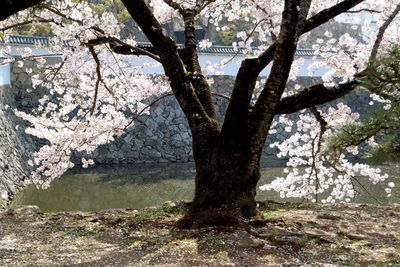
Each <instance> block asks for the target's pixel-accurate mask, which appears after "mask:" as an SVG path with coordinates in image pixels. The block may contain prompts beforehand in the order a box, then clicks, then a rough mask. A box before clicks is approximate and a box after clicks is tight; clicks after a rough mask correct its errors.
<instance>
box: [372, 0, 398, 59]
mask: <svg viewBox="0 0 400 267" xmlns="http://www.w3.org/2000/svg"><path fill="white" fill-rule="evenodd" d="M399 12H400V4H398V5H397V6H396V8H395V9H394V10H393V12H392V13H391V14H390V15H389V17H388V18H387V20H386V21H385V23H383V25H382V26H381V27H380V28H379V31H378V35H377V37H376V40H375V43H374V46H373V47H372V51H371V55H370V57H369V62H372V61H375V59H376V56H377V54H378V49H379V46H380V45H381V43H382V40H383V36H384V34H385V31H386V30H387V28H388V27H389V25H390V24H391V23H392V22H393V20H394V18H395V17H396V16H397V14H399Z"/></svg>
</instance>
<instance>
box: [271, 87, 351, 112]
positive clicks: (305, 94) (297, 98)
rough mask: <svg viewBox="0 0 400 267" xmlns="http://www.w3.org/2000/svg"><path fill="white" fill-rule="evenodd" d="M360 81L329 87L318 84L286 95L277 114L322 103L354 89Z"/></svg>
mask: <svg viewBox="0 0 400 267" xmlns="http://www.w3.org/2000/svg"><path fill="white" fill-rule="evenodd" d="M358 85H359V82H358V81H356V80H353V81H350V82H347V83H343V84H338V85H336V86H335V87H332V88H327V87H325V86H324V85H323V84H317V85H314V86H311V87H309V88H305V89H303V90H301V91H300V92H299V93H297V94H295V95H292V96H287V97H284V98H282V99H281V100H280V102H279V105H278V107H277V109H276V112H275V114H288V113H294V112H297V111H300V110H302V109H305V108H310V107H312V106H316V105H321V104H324V103H327V102H329V101H332V100H335V99H337V98H339V97H342V96H345V95H346V94H348V93H350V92H351V91H353V90H354V89H355V88H356V87H357V86H358Z"/></svg>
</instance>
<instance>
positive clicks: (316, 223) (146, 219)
mask: <svg viewBox="0 0 400 267" xmlns="http://www.w3.org/2000/svg"><path fill="white" fill-rule="evenodd" d="M185 205H186V204H185V203H180V204H177V205H175V204H173V203H168V204H165V205H163V206H162V207H159V208H148V209H144V210H141V211H135V210H129V209H128V210H127V209H124V210H110V211H102V212H97V213H93V212H91V213H83V212H79V213H56V214H44V215H41V216H39V217H38V218H37V219H33V220H27V219H26V218H21V219H18V218H16V217H10V216H6V215H2V216H1V218H0V226H1V227H0V229H1V230H0V238H1V241H0V242H1V243H0V247H1V250H0V265H4V266H7V263H10V262H12V261H14V262H17V263H20V264H19V265H20V266H24V265H25V266H29V265H31V266H32V263H33V265H34V264H37V265H41V266H46V265H55V264H56V265H60V266H62V265H64V266H71V265H73V266H129V265H131V266H176V265H178V266H227V265H231V266H277V265H287V266H289V265H291V264H311V265H323V264H331V265H333V266H335V265H336V266H345V265H350V266H352V265H355V266H358V265H359V266H370V265H379V264H381V265H382V266H396V264H397V265H398V264H399V263H400V235H399V231H400V230H399V229H400V225H399V224H400V222H399V220H398V218H399V217H400V205H394V206H379V207H377V206H373V205H366V206H361V205H358V206H357V205H348V206H342V207H335V206H321V205H301V204H280V203H275V204H271V203H268V204H267V205H265V206H264V207H262V208H261V212H260V215H259V216H258V217H257V218H253V219H252V220H250V221H248V222H247V223H246V224H243V225H240V226H236V227H207V228H203V229H197V230H179V229H175V228H174V225H175V222H176V220H177V219H178V218H180V217H181V216H182V214H183V213H184V211H185ZM24 263H25V264H24ZM28 263H29V264H28ZM288 264H289V265H288Z"/></svg>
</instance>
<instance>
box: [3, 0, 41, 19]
mask: <svg viewBox="0 0 400 267" xmlns="http://www.w3.org/2000/svg"><path fill="white" fill-rule="evenodd" d="M43 1H44V0H2V1H1V2H0V3H1V9H0V21H1V20H5V19H6V18H8V17H9V16H11V15H14V14H16V13H17V12H19V11H21V10H24V9H25V8H29V7H33V6H35V5H38V4H40V3H41V2H43Z"/></svg>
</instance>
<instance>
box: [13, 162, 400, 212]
mask: <svg viewBox="0 0 400 267" xmlns="http://www.w3.org/2000/svg"><path fill="white" fill-rule="evenodd" d="M380 167H381V168H382V171H383V172H387V173H389V174H390V176H391V177H390V179H389V180H387V181H385V182H384V183H381V184H377V185H372V184H371V183H369V182H368V181H366V179H363V178H360V179H359V181H360V182H362V183H363V184H364V186H365V187H366V189H367V190H368V192H370V193H371V194H372V195H373V196H374V197H372V196H371V195H370V194H369V193H367V192H366V191H365V190H361V189H360V194H359V195H358V196H357V197H356V198H355V199H354V202H359V203H377V200H376V199H378V201H379V202H381V203H383V204H385V203H400V192H399V191H400V190H399V189H400V185H399V184H400V173H399V170H398V168H397V167H396V165H382V166H380ZM281 175H283V168H281V167H274V168H268V167H264V168H263V169H262V178H261V180H260V182H259V185H263V184H266V183H268V182H270V181H271V180H272V179H274V178H275V177H277V176H281ZM194 176H195V171H194V166H193V164H162V165H157V166H148V165H147V166H146V165H144V166H139V167H127V166H121V165H117V166H99V167H93V168H90V169H82V168H77V169H74V170H73V171H70V172H69V173H67V174H66V175H64V176H63V177H61V178H59V179H57V180H55V181H54V182H53V183H52V184H51V186H50V187H49V188H48V189H46V190H39V189H36V188H35V187H34V186H28V187H27V188H26V189H24V190H23V191H22V192H21V193H20V194H18V195H17V196H16V198H15V200H14V201H13V203H12V205H37V206H39V207H40V208H41V209H42V210H43V211H46V212H50V211H76V210H80V211H97V210H104V209H114V208H134V209H140V208H144V207H148V206H156V205H160V204H162V203H163V202H165V201H178V200H191V199H192V198H193V194H194ZM389 181H393V182H395V184H396V187H395V188H394V189H393V193H392V196H391V197H389V198H388V197H386V193H385V192H384V190H385V188H386V187H387V183H388V182H389ZM396 181H398V182H396ZM257 199H258V200H262V201H264V200H274V201H280V202H282V201H303V200H302V199H281V198H280V197H279V194H278V193H276V192H271V191H260V190H257Z"/></svg>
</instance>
